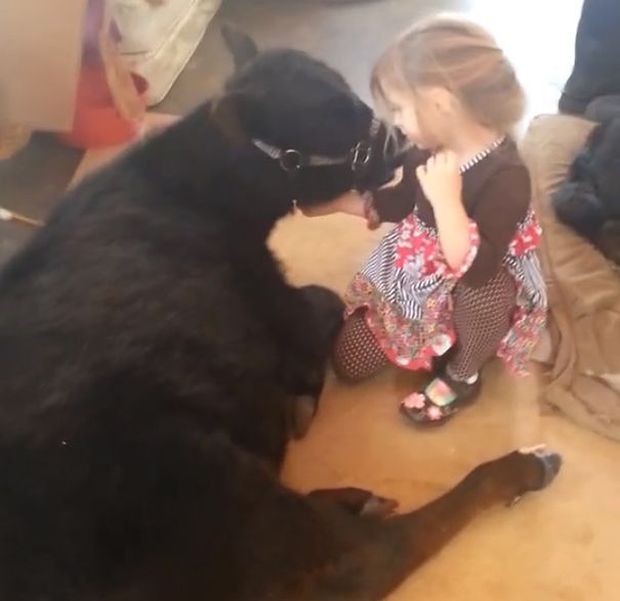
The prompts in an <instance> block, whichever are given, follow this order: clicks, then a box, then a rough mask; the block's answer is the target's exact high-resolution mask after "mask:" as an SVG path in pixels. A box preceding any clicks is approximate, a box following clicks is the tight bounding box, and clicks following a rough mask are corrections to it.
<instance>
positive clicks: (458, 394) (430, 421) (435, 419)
mask: <svg viewBox="0 0 620 601" xmlns="http://www.w3.org/2000/svg"><path fill="white" fill-rule="evenodd" d="M480 388H481V384H480V378H479V377H478V375H476V376H474V377H473V378H470V379H469V380H467V381H459V380H455V379H454V378H451V377H450V376H449V375H448V374H447V373H446V372H445V371H444V372H443V373H442V374H441V375H438V376H437V377H435V378H434V379H433V380H432V381H431V383H430V384H429V385H428V386H427V387H426V388H425V389H424V391H423V392H414V393H413V394H410V395H409V396H408V397H407V398H406V399H405V400H404V401H403V402H402V403H401V404H400V412H401V413H402V414H403V415H404V416H405V417H406V418H407V419H408V420H410V421H412V422H414V423H415V424H418V425H422V426H439V425H441V424H443V423H444V422H446V421H447V420H448V419H450V418H451V417H452V416H453V415H454V414H455V413H456V412H457V411H459V410H460V409H462V408H463V407H466V406H467V405H469V404H470V403H473V402H474V401H475V400H476V399H477V398H478V395H479V394H480Z"/></svg>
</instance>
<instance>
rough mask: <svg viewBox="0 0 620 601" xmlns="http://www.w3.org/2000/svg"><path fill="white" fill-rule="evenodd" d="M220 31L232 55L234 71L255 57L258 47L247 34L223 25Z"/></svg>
mask: <svg viewBox="0 0 620 601" xmlns="http://www.w3.org/2000/svg"><path fill="white" fill-rule="evenodd" d="M221 31H222V37H223V38H224V42H225V44H226V47H227V48H228V50H229V52H230V53H231V54H232V57H233V61H234V63H235V70H236V71H238V70H239V69H241V68H242V67H244V66H245V65H247V64H248V63H249V62H250V61H251V60H252V59H254V58H255V57H256V55H257V54H258V46H257V45H256V42H255V41H254V40H253V39H252V38H251V37H250V36H249V35H248V34H247V33H244V32H243V31H240V30H238V29H236V28H234V27H232V26H230V25H223V26H222V30H221Z"/></svg>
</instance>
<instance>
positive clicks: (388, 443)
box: [76, 115, 620, 601]
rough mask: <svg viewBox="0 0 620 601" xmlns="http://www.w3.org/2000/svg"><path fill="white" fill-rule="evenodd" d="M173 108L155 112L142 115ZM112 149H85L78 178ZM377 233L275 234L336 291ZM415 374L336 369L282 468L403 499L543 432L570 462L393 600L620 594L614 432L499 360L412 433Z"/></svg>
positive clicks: (552, 600)
mask: <svg viewBox="0 0 620 601" xmlns="http://www.w3.org/2000/svg"><path fill="white" fill-rule="evenodd" d="M169 119H170V118H169V117H166V116H158V115H151V116H150V117H149V124H148V125H149V127H157V126H158V125H161V124H165V123H167V122H168V121H169ZM118 151H119V149H113V150H111V151H100V152H90V153H88V154H87V155H86V157H85V159H84V161H83V163H82V165H81V166H80V169H79V170H78V175H77V176H76V178H79V177H82V176H83V175H84V174H85V173H87V172H88V171H90V170H92V169H94V168H96V167H97V166H99V165H100V164H102V163H103V162H105V161H107V160H109V158H110V157H111V156H113V155H114V154H116V153H117V152H118ZM380 237H381V232H380V231H379V232H373V233H371V232H368V231H367V230H366V229H365V226H364V224H363V223H362V222H361V221H359V220H357V219H355V218H352V217H347V216H341V215H336V216H329V217H321V218H314V219H306V218H303V217H301V216H295V217H292V218H289V219H286V220H284V221H283V222H282V223H281V224H280V226H279V227H278V228H277V230H276V232H275V234H274V236H273V240H272V246H273V248H274V250H275V251H276V253H277V254H278V255H279V256H280V258H281V259H282V261H283V263H284V265H285V267H286V268H287V271H288V275H289V277H290V279H291V280H292V281H294V282H297V283H300V284H302V283H310V282H312V283H321V284H324V285H327V286H330V287H332V288H334V289H335V290H337V291H340V292H342V291H343V290H344V287H345V286H346V284H347V282H348V280H349V278H350V277H351V275H352V274H353V273H354V271H355V269H356V267H358V266H359V265H360V264H361V262H362V261H363V259H364V257H365V256H366V254H367V253H368V252H369V250H370V249H371V248H372V246H373V244H374V243H376V241H378V240H379V239H380ZM415 381H416V377H415V376H414V375H410V374H402V373H396V372H393V371H387V372H385V373H384V374H382V375H381V376H379V377H377V378H375V379H374V380H373V381H370V382H368V383H366V384H364V385H361V386H356V387H346V386H343V385H340V384H337V383H336V382H334V381H333V379H332V380H331V381H330V383H329V385H328V386H327V389H326V391H325V394H324V397H323V399H322V403H321V409H320V413H319V415H318V417H317V419H316V421H315V423H314V424H313V427H312V428H311V431H310V434H309V436H308V437H307V438H306V439H305V440H303V441H301V442H299V443H295V444H293V445H292V446H291V449H290V453H289V456H288V461H287V464H286V467H285V471H284V479H285V481H286V482H287V483H289V484H290V485H291V486H292V487H294V488H296V489H298V490H302V491H307V490H311V489H313V488H317V487H325V486H328V487H334V486H340V485H357V486H361V487H365V488H370V489H372V490H374V491H376V492H377V493H379V494H381V495H384V496H388V497H393V498H395V499H398V500H399V501H400V502H401V507H402V508H403V509H408V508H413V507H415V506H418V505H420V504H423V503H425V502H426V501H428V500H430V499H431V498H433V497H435V496H437V495H440V494H441V493H442V492H444V491H446V490H448V489H449V488H450V487H451V486H452V485H454V484H455V482H456V481H457V480H458V479H459V478H461V477H462V476H463V475H464V474H465V473H466V472H467V471H469V470H470V469H471V468H473V467H474V466H475V465H476V464H478V463H480V462H482V461H485V460H487V459H490V458H492V457H495V456H498V455H501V454H503V453H504V452H507V451H510V450H512V449H514V448H515V447H519V446H523V445H531V444H534V443H538V442H546V443H548V444H549V445H550V446H551V447H553V448H554V449H556V450H558V451H559V452H561V453H562V455H563V456H564V459H565V465H564V469H563V471H562V472H561V474H560V476H559V477H558V479H557V480H556V482H555V483H554V484H553V486H552V487H551V488H550V489H548V490H547V491H545V492H543V493H538V494H535V495H531V496H530V497H526V498H525V499H524V500H523V501H522V502H521V503H520V504H518V505H517V506H515V507H514V508H512V509H505V508H498V509H497V510H495V511H492V512H490V513H488V514H486V515H485V516H483V517H481V518H480V519H479V520H478V521H476V522H475V523H474V524H472V525H471V527H469V528H468V529H467V530H466V531H465V532H464V533H462V534H461V535H460V536H459V537H458V538H457V539H456V540H454V542H453V543H452V544H450V545H449V546H448V547H447V548H446V549H445V550H444V552H442V553H441V555H439V556H438V557H436V558H435V559H434V560H432V561H431V562H430V563H428V564H427V565H426V566H425V567H424V568H423V569H421V570H419V571H418V572H416V573H415V574H414V575H413V576H412V577H411V578H410V579H409V580H408V581H407V582H406V583H405V584H404V585H403V586H402V587H401V589H400V590H399V591H397V592H396V593H394V595H393V596H392V597H391V598H390V601H411V600H416V599H419V600H428V601H448V600H449V601H466V600H467V601H472V600H476V601H486V600H489V601H490V600H493V601H556V600H557V601H617V599H619V598H620V593H619V591H620V572H619V570H618V567H619V565H620V564H619V561H618V550H617V547H616V546H615V544H616V542H617V541H619V540H620V517H619V516H620V445H619V444H617V443H613V442H610V441H608V440H606V439H603V438H601V437H599V436H597V435H595V434H592V433H590V432H588V431H586V430H582V429H579V428H577V427H576V426H574V425H572V424H571V423H570V422H568V421H566V420H565V419H564V418H562V417H559V416H551V415H544V416H541V415H540V411H539V407H538V404H537V392H538V387H539V383H538V378H537V377H535V376H531V377H529V378H527V379H523V380H516V379H513V378H512V377H510V376H508V375H507V374H505V373H504V372H503V370H502V369H501V366H500V365H498V364H493V365H491V366H489V369H488V370H487V372H486V373H485V374H484V382H485V387H484V394H483V398H482V399H481V400H480V402H479V403H477V404H476V405H475V406H473V407H472V408H470V409H468V410H467V411H465V412H464V413H462V414H461V415H459V416H457V417H456V418H455V419H454V420H453V421H452V422H450V423H448V424H447V425H446V426H444V427H442V428H440V429H437V430H432V431H429V432H420V431H418V430H415V429H412V428H411V427H410V426H408V425H407V424H405V423H404V422H403V421H402V420H401V419H400V417H399V415H398V412H397V403H398V400H399V399H400V398H402V397H403V396H404V395H405V394H406V393H407V392H408V391H410V390H411V387H412V386H413V385H414V384H415Z"/></svg>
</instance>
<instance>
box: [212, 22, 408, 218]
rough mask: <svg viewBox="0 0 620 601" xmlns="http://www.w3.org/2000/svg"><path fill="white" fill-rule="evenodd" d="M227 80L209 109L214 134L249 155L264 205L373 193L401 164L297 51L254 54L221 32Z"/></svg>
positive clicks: (384, 134) (396, 145)
mask: <svg viewBox="0 0 620 601" xmlns="http://www.w3.org/2000/svg"><path fill="white" fill-rule="evenodd" d="M223 35H224V39H225V41H226V44H227V46H228V48H229V50H230V51H231V53H232V55H233V58H234V62H235V73H234V75H233V76H232V77H231V78H230V79H229V81H228V82H227V84H226V86H225V88H224V91H223V94H222V95H221V97H220V98H219V99H218V101H217V102H216V103H215V108H214V114H215V116H216V119H217V120H218V121H219V122H220V123H221V124H222V127H224V128H225V129H227V130H228V132H229V133H230V134H231V135H232V136H234V137H235V138H236V139H237V140H238V141H239V143H240V144H244V145H245V147H246V148H247V149H248V153H250V152H251V153H252V154H251V156H252V157H253V159H254V160H253V161H248V162H252V167H251V166H250V165H247V166H246V167H245V168H244V169H240V170H239V177H257V176H256V172H257V165H259V166H260V173H261V178H258V177H257V179H260V180H261V184H259V185H263V186H265V187H267V188H266V189H265V191H267V192H268V193H269V195H270V197H271V198H273V199H274V202H275V199H276V198H280V199H282V202H285V199H286V202H287V203H288V204H287V205H286V206H284V207H280V208H283V209H284V212H286V210H288V209H289V208H290V205H291V203H292V201H293V200H295V201H296V202H297V203H298V204H299V205H301V206H310V205H318V204H321V203H324V202H328V201H330V200H331V199H333V198H335V197H336V196H338V195H340V194H342V193H343V192H345V191H347V190H349V189H351V188H357V189H358V190H360V191H364V190H367V189H369V188H375V187H378V186H380V185H382V184H384V183H386V182H387V181H389V180H390V179H391V178H392V176H393V173H394V169H395V168H396V167H398V166H399V165H400V163H401V157H402V153H403V151H404V143H403V138H402V136H400V135H399V134H397V133H395V132H393V131H392V130H390V129H389V128H388V127H387V126H386V125H385V124H384V123H382V122H381V121H379V120H378V119H376V117H375V116H374V113H373V111H372V110H371V109H370V107H368V106H367V105H366V104H364V103H363V102H362V101H361V100H360V99H359V98H358V97H357V96H356V95H355V94H354V93H353V92H352V90H351V88H350V87H349V86H348V84H347V83H346V81H345V80H344V79H343V77H342V76H341V75H340V74H338V73H337V72H336V71H334V70H333V69H331V68H329V67H328V66H327V65H325V64H323V63H321V62H319V61H317V60H315V59H313V58H311V57H310V56H308V55H307V54H305V53H304V52H300V51H297V50H290V49H285V50H270V51H266V52H259V51H258V49H257V47H256V44H255V43H254V41H253V40H252V39H251V38H250V37H248V36H247V35H245V34H243V33H240V32H238V31H236V30H233V29H230V28H227V27H225V28H224V29H223Z"/></svg>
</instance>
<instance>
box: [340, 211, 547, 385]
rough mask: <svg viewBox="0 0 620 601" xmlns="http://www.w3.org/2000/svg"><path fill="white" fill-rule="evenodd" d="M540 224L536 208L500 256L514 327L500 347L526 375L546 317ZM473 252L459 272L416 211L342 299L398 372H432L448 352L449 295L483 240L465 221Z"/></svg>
mask: <svg viewBox="0 0 620 601" xmlns="http://www.w3.org/2000/svg"><path fill="white" fill-rule="evenodd" d="M539 240H540V227H539V225H538V222H537V220H536V217H535V215H534V213H533V211H530V212H529V213H528V215H527V217H526V218H525V219H524V220H523V222H522V223H520V224H519V227H518V230H517V232H516V234H515V236H514V238H513V240H512V242H511V244H510V245H509V248H508V251H507V253H506V255H505V257H504V261H503V267H502V268H503V269H506V270H507V271H508V272H509V273H510V275H511V276H512V277H513V278H514V281H515V288H516V295H515V305H514V310H513V313H512V316H511V323H512V327H511V329H510V331H509V332H508V334H507V335H506V336H505V338H504V339H503V341H502V343H501V344H500V347H499V349H498V356H499V357H501V358H502V359H503V360H504V362H505V363H506V364H507V366H508V367H509V368H510V370H511V371H513V372H515V373H517V374H524V373H527V364H528V361H529V357H530V355H531V352H532V350H533V349H534V347H535V345H536V343H537V341H538V339H539V337H540V334H541V333H542V331H543V329H544V327H545V322H546V315H547V296H546V291H545V284H544V279H543V276H542V273H541V268H540V263H539V260H538V256H537V253H536V248H537V247H538V244H539ZM470 241H471V246H470V252H469V254H468V256H467V258H466V260H465V262H464V263H463V265H462V266H461V268H460V269H459V270H458V271H454V270H452V269H451V268H450V267H449V266H448V264H447V262H446V261H445V259H444V257H443V253H442V251H441V246H440V244H439V240H438V237H437V231H436V230H435V229H434V228H431V227H429V226H428V225H426V224H425V223H424V222H422V221H421V220H420V219H419V218H418V217H417V215H416V214H415V213H413V214H412V215H410V216H409V217H407V218H406V219H405V220H404V221H402V222H401V223H399V224H398V225H397V226H396V227H395V228H394V229H393V230H392V231H390V232H389V233H388V234H387V235H386V236H385V237H384V238H383V240H382V241H381V243H380V245H379V246H378V247H377V248H376V249H375V251H374V252H373V253H372V255H371V256H370V258H369V259H368V261H367V263H366V265H365V266H364V268H363V269H362V270H361V271H360V272H359V273H358V274H357V275H356V276H355V277H354V279H353V281H352V282H351V284H350V285H349V288H348V290H347V292H346V295H345V300H346V303H347V313H348V314H351V313H353V312H354V311H355V310H357V309H359V308H366V309H367V310H366V311H365V316H366V322H367V324H368V327H369V328H370V330H371V332H372V333H373V335H374V337H375V338H376V340H377V343H378V344H379V346H380V347H381V349H382V350H383V352H384V353H385V355H386V357H387V358H388V359H389V360H390V361H391V362H392V363H394V364H396V365H398V366H399V367H403V368H406V369H411V370H420V369H426V370H428V369H430V368H431V363H432V359H433V357H435V356H438V355H442V354H443V353H444V352H445V351H446V350H447V349H448V348H450V347H451V346H452V345H453V344H454V342H455V340H456V333H455V328H454V323H453V319H452V308H453V300H452V293H453V291H454V288H455V286H456V284H457V282H458V281H459V279H460V278H461V277H462V276H463V275H464V274H465V273H466V272H467V270H468V269H469V268H470V267H471V265H472V263H473V261H474V259H475V257H476V253H477V251H478V247H479V244H480V238H479V235H478V228H477V225H476V224H475V223H474V222H473V221H471V222H470Z"/></svg>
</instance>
